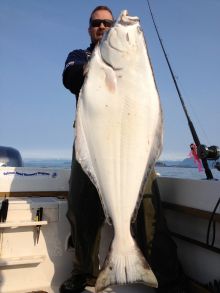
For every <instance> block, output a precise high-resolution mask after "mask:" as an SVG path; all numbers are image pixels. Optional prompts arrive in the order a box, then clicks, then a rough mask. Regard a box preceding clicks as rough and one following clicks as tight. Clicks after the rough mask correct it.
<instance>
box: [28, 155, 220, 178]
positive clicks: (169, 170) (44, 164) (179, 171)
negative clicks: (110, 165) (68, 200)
mask: <svg viewBox="0 0 220 293" xmlns="http://www.w3.org/2000/svg"><path fill="white" fill-rule="evenodd" d="M24 166H25V167H39V168H65V169H69V168H70V167H71V161H70V160H24ZM156 171H157V172H158V173H159V174H160V175H161V176H166V177H175V178H189V179H206V175H205V172H199V171H198V169H197V168H182V167H181V168H180V167H156ZM212 174H213V177H214V178H215V179H218V180H220V171H217V170H216V169H212Z"/></svg>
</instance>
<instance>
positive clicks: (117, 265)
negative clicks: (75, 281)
mask: <svg viewBox="0 0 220 293" xmlns="http://www.w3.org/2000/svg"><path fill="white" fill-rule="evenodd" d="M113 244H114V240H113ZM113 244H112V246H111V249H110V254H109V256H108V257H107V258H106V260H105V263H104V265H103V269H102V270H101V272H100V274H99V276H98V279H97V281H96V285H95V292H96V293H99V292H101V291H103V290H104V289H105V288H107V287H108V286H110V285H116V284H125V283H146V285H148V286H150V287H155V288H157V287H158V283H157V279H156V277H155V275H154V273H153V271H152V270H151V268H150V266H149V264H148V263H147V261H146V260H145V258H144V256H143V254H142V253H141V251H140V249H139V248H138V247H137V245H136V244H135V242H133V244H135V245H133V247H132V248H130V249H129V253H125V252H123V253H121V254H120V253H117V251H114V249H113V247H114V245H113Z"/></svg>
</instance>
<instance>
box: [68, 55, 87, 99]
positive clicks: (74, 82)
mask: <svg viewBox="0 0 220 293" xmlns="http://www.w3.org/2000/svg"><path fill="white" fill-rule="evenodd" d="M87 62H88V60H87V55H86V52H85V51H84V50H74V51H72V52H71V53H69V55H68V57H67V59H66V62H65V68H64V71H63V84H64V86H65V87H66V88H67V89H69V90H70V91H71V93H73V94H75V95H76V96H77V97H78V95H79V92H80V89H81V87H82V85H83V82H84V75H83V68H84V65H85V64H86V63H87Z"/></svg>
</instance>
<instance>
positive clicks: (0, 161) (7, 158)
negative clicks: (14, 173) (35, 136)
mask: <svg viewBox="0 0 220 293" xmlns="http://www.w3.org/2000/svg"><path fill="white" fill-rule="evenodd" d="M22 166H23V162H22V158H21V155H20V152H19V151H18V150H16V149H14V148H12V147H5V146H0V167H22Z"/></svg>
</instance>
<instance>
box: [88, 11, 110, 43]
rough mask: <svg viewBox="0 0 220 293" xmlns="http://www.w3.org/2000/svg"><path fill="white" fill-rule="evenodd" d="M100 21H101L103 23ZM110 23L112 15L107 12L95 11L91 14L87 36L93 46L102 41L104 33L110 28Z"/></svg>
mask: <svg viewBox="0 0 220 293" xmlns="http://www.w3.org/2000/svg"><path fill="white" fill-rule="evenodd" d="M100 20H103V22H101V21H100ZM112 21H113V18H112V15H111V13H110V12H109V11H108V10H97V11H95V12H94V13H93V15H92V21H91V23H90V27H89V34H90V37H91V41H92V43H93V44H97V43H98V42H99V41H100V40H101V39H102V36H103V34H104V32H105V31H107V30H109V29H110V27H111V26H112V24H113V23H112Z"/></svg>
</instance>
